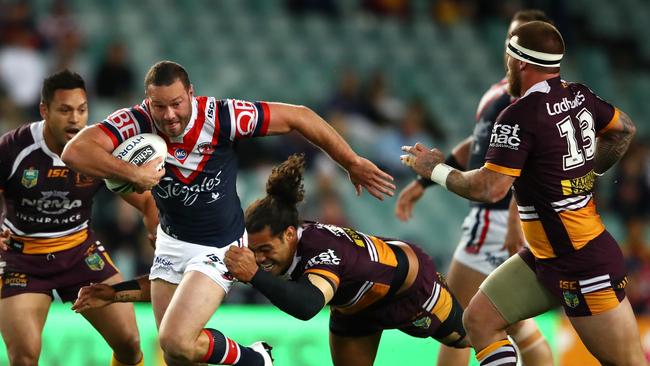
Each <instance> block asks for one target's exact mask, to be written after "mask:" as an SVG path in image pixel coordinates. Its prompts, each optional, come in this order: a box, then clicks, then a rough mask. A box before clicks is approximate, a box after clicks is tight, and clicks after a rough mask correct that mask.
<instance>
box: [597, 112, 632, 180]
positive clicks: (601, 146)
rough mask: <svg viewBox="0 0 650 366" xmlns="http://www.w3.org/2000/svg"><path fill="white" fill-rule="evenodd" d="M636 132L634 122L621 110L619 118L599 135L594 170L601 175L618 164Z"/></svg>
mask: <svg viewBox="0 0 650 366" xmlns="http://www.w3.org/2000/svg"><path fill="white" fill-rule="evenodd" d="M635 133H636V127H635V126H634V122H632V120H631V119H630V117H629V116H628V115H627V114H625V113H623V111H620V110H619V116H618V119H617V120H616V121H614V122H613V124H612V126H611V127H608V129H607V130H606V131H605V132H603V133H601V134H600V135H599V136H598V141H597V143H596V156H595V159H594V172H596V174H599V175H600V174H603V173H605V172H606V171H607V170H608V169H609V168H611V167H612V166H613V165H614V164H616V162H617V161H618V160H619V159H620V158H621V157H622V156H623V155H624V154H625V152H626V151H627V148H628V146H630V142H632V138H633V137H634V134H635Z"/></svg>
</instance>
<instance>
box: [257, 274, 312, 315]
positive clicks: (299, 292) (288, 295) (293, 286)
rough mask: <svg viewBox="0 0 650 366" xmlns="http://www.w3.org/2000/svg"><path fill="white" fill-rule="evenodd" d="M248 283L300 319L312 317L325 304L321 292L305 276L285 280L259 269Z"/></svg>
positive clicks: (276, 304)
mask: <svg viewBox="0 0 650 366" xmlns="http://www.w3.org/2000/svg"><path fill="white" fill-rule="evenodd" d="M250 283H251V285H253V287H255V288H256V289H258V290H259V291H260V292H261V293H262V294H264V296H266V298H267V299H269V300H270V301H271V303H273V305H275V306H277V307H278V308H279V309H280V310H282V311H284V312H285V313H287V314H289V315H291V316H293V317H296V318H298V319H300V320H309V319H311V318H313V317H314V315H316V314H318V312H319V311H320V310H321V309H322V308H323V306H325V297H324V296H323V293H322V292H321V291H320V290H319V289H318V287H316V286H314V285H313V284H312V283H311V282H309V280H308V279H307V277H306V276H303V277H302V278H300V280H298V281H286V280H283V279H281V278H279V277H276V276H274V275H272V274H271V273H269V272H266V271H263V270H261V269H259V270H257V272H255V275H254V276H253V278H252V279H251V282H250ZM297 299H299V300H297Z"/></svg>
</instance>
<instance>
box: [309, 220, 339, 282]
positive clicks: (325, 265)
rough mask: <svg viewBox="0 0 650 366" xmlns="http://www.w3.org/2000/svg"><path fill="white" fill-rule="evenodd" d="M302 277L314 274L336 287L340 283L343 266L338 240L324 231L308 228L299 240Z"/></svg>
mask: <svg viewBox="0 0 650 366" xmlns="http://www.w3.org/2000/svg"><path fill="white" fill-rule="evenodd" d="M300 243H301V251H300V252H301V253H300V256H301V257H302V260H301V262H300V264H299V265H300V266H301V268H300V270H301V271H302V274H303V275H309V274H316V275H319V276H321V277H324V278H326V279H327V280H329V281H331V282H332V284H334V285H335V286H336V287H338V286H339V284H340V282H341V274H342V272H343V266H344V262H343V261H344V259H343V258H344V255H345V253H343V248H342V247H341V243H340V239H339V238H337V237H336V236H335V235H334V234H332V233H329V232H327V231H326V230H322V229H317V228H314V227H312V228H309V229H307V230H305V231H304V232H303V234H302V237H301V239H300Z"/></svg>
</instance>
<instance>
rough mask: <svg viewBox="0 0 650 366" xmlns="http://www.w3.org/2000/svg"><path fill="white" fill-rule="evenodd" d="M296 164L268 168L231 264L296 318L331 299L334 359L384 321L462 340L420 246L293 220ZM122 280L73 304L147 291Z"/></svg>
mask: <svg viewBox="0 0 650 366" xmlns="http://www.w3.org/2000/svg"><path fill="white" fill-rule="evenodd" d="M303 165H304V160H303V158H302V157H301V156H296V155H294V156H292V157H290V158H289V159H288V160H287V161H285V162H284V163H282V164H281V165H279V166H278V167H276V168H274V169H273V172H272V173H271V176H270V177H269V179H268V182H267V186H266V190H267V196H266V197H265V198H264V199H261V200H258V201H256V202H254V203H253V204H251V205H250V206H249V207H248V209H247V210H246V230H247V231H248V234H249V236H248V238H249V249H250V250H249V249H247V248H241V247H231V248H230V249H229V250H228V252H227V253H226V255H225V263H226V266H227V267H228V270H229V271H230V274H232V275H233V276H234V277H235V278H237V279H238V280H240V281H244V282H250V283H251V284H252V285H253V286H254V287H255V288H257V289H258V290H260V291H261V292H262V293H263V294H264V295H265V296H266V297H268V298H269V299H270V300H271V302H272V303H273V304H275V305H276V306H277V307H279V308H280V309H281V310H283V311H285V312H287V313H288V314H290V315H292V316H294V317H297V318H299V319H302V320H307V319H310V318H312V317H313V316H314V315H316V314H317V313H318V312H319V311H320V310H321V309H322V308H323V307H324V306H325V305H326V304H329V305H330V309H331V312H330V314H331V315H330V347H331V354H332V360H333V362H334V365H338V366H341V365H349V366H366V365H368V366H369V365H372V364H373V362H374V360H375V356H376V354H377V348H378V346H379V340H380V338H381V335H382V331H383V330H384V329H399V330H401V331H402V332H405V333H407V334H409V335H411V336H414V337H421V338H427V337H432V338H435V339H437V340H438V341H440V342H442V343H444V344H446V345H448V346H450V347H459V348H463V347H467V346H468V343H467V339H466V338H465V331H464V330H463V327H462V309H461V307H460V304H459V303H458V301H457V300H455V298H454V296H453V295H452V294H451V293H450V292H449V290H448V289H447V286H446V285H445V283H444V280H443V279H442V276H441V275H440V274H439V273H438V272H436V269H435V266H434V264H433V261H432V260H431V258H429V257H428V256H427V255H426V254H425V253H424V252H423V251H422V250H421V249H420V248H418V247H416V246H414V245H411V244H408V243H405V242H403V241H401V240H397V239H387V238H380V237H376V236H372V235H366V234H363V233H360V232H358V231H355V230H352V229H348V228H342V227H338V226H334V225H326V224H321V223H315V222H301V221H300V219H299V217H298V210H297V208H296V205H297V204H298V203H300V202H301V201H302V199H303V196H304V189H303V184H302V170H303ZM128 283H129V282H126V283H124V284H121V285H119V286H117V289H116V288H111V287H109V286H106V285H96V286H92V287H85V288H83V289H82V290H81V291H80V293H79V298H78V300H77V301H76V302H75V305H74V308H75V309H76V310H84V309H88V308H93V307H96V306H102V305H105V304H107V303H110V302H113V301H134V300H137V301H145V300H146V299H147V295H148V287H149V286H148V284H147V283H146V282H145V281H143V279H139V280H137V283H136V280H133V281H130V283H131V285H129V284H128ZM114 287H115V286H114ZM137 288H141V289H142V292H138V291H137V290H136V289H137ZM116 290H117V291H116ZM296 299H300V301H296Z"/></svg>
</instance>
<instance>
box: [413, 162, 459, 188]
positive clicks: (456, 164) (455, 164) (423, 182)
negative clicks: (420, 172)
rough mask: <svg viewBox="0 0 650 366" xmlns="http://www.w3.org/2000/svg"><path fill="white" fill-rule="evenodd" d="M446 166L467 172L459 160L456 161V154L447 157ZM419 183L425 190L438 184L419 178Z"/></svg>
mask: <svg viewBox="0 0 650 366" xmlns="http://www.w3.org/2000/svg"><path fill="white" fill-rule="evenodd" d="M445 164H447V165H449V166H450V167H452V168H454V169H458V170H465V168H464V167H463V166H462V165H460V163H459V162H458V160H456V157H455V156H454V154H449V156H447V159H445ZM417 182H418V183H419V184H420V185H421V186H422V187H423V188H429V187H431V186H432V185H435V184H436V183H437V182H434V181H432V180H431V179H428V178H425V177H419V178H418V179H417ZM445 188H446V187H445Z"/></svg>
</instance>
